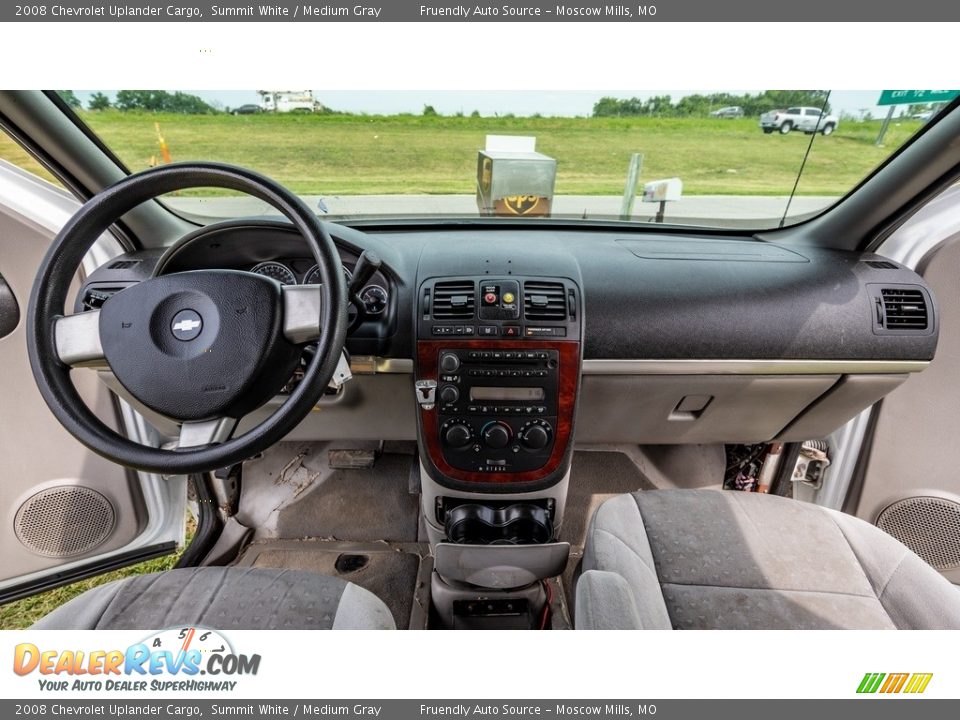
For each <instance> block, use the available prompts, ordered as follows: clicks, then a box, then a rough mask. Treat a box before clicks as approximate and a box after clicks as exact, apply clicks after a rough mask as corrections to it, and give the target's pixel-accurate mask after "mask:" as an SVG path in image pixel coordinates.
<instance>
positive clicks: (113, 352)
mask: <svg viewBox="0 0 960 720" xmlns="http://www.w3.org/2000/svg"><path fill="white" fill-rule="evenodd" d="M100 342H101V344H102V346H103V351H104V355H105V357H106V359H107V363H108V364H109V365H110V369H111V370H112V371H113V373H114V375H115V376H116V377H117V380H119V381H120V383H121V384H122V385H123V386H124V387H125V388H126V389H127V390H128V391H129V392H130V393H131V394H132V395H133V396H134V397H135V398H137V399H138V400H139V401H140V402H142V403H143V404H144V405H146V406H147V407H149V408H151V409H152V410H155V411H156V412H159V413H161V414H163V415H166V416H167V417H171V418H174V419H176V420H191V421H193V420H207V419H212V418H216V417H233V418H239V417H241V416H242V415H244V414H246V413H248V412H250V411H251V410H253V409H255V408H257V407H259V406H260V405H262V404H263V403H265V402H266V401H267V400H269V399H270V398H271V397H273V396H275V395H276V394H277V393H278V392H279V391H280V389H281V388H282V387H283V385H284V384H285V383H286V382H287V381H288V380H289V379H290V376H291V375H292V374H293V371H294V369H295V368H296V365H297V362H298V361H299V359H300V354H301V348H300V347H299V346H297V345H294V344H292V343H290V342H289V341H288V340H287V339H286V338H285V337H284V335H283V301H282V289H281V286H280V283H278V282H277V281H276V280H272V279H271V278H267V277H264V276H262V275H254V274H252V273H246V272H239V271H234V270H198V271H191V272H183V273H175V274H172V275H164V276H161V277H157V278H151V279H150V280H145V281H143V282H141V283H138V284H137V285H133V286H131V287H129V288H126V289H125V290H122V291H121V292H119V293H117V294H116V295H114V296H113V297H111V298H110V299H109V300H107V301H106V302H105V303H104V304H103V307H102V308H101V311H100Z"/></svg>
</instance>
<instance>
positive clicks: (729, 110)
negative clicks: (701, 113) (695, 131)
mask: <svg viewBox="0 0 960 720" xmlns="http://www.w3.org/2000/svg"><path fill="white" fill-rule="evenodd" d="M710 117H715V118H742V117H743V108H742V107H740V106H739V105H731V106H729V107H722V108H720V109H719V110H714V111H713V112H712V113H710Z"/></svg>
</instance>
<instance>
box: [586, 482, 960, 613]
mask: <svg viewBox="0 0 960 720" xmlns="http://www.w3.org/2000/svg"><path fill="white" fill-rule="evenodd" d="M575 609H576V627H577V628H578V629H593V630H603V629H660V630H669V629H671V628H673V629H677V630H682V629H692V630H716V629H724V630H761V629H764V630H793V629H797V630H800V629H860V630H866V629H873V630H876V629H894V628H899V629H916V630H920V629H923V630H938V629H960V588H958V587H956V586H954V585H952V584H951V583H950V582H949V581H948V580H947V579H946V578H945V577H943V575H941V574H940V573H938V572H937V571H936V570H934V569H933V568H932V567H930V566H929V565H927V564H926V563H925V562H924V561H923V560H921V559H920V558H919V557H918V556H917V555H915V554H914V553H912V552H911V551H910V550H908V549H907V548H906V546H904V545H902V544H901V543H900V542H899V541H897V540H895V539H894V538H892V537H891V536H889V535H887V534H886V533H885V532H883V531H882V530H880V529H878V528H877V527H875V526H873V525H870V524H869V523H867V522H864V521H863V520H860V519H858V518H855V517H852V516H850V515H845V514H843V513H840V512H836V511H834V510H828V509H826V508H823V507H820V506H817V505H812V504H810V503H805V502H800V501H797V500H790V499H787V498H783V497H777V496H773V495H762V494H758V493H745V492H736V491H729V490H725V491H718V490H643V491H640V492H635V493H632V494H629V495H619V496H616V497H614V498H612V499H610V500H607V501H606V502H605V503H604V504H603V505H601V506H600V507H599V508H598V509H597V512H596V513H595V515H594V517H593V520H592V521H591V524H590V528H589V530H588V532H587V542H586V546H585V547H584V553H583V565H582V574H581V576H580V578H579V580H578V582H577V586H576V608H575Z"/></svg>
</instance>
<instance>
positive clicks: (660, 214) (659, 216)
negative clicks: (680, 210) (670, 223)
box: [654, 200, 667, 223]
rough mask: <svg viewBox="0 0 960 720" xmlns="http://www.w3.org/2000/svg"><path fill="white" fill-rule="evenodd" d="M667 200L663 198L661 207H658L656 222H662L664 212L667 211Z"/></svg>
mask: <svg viewBox="0 0 960 720" xmlns="http://www.w3.org/2000/svg"><path fill="white" fill-rule="evenodd" d="M666 209H667V201H666V200H661V201H660V207H659V208H657V216H656V217H655V218H654V222H658V223H662V222H663V213H664V212H666Z"/></svg>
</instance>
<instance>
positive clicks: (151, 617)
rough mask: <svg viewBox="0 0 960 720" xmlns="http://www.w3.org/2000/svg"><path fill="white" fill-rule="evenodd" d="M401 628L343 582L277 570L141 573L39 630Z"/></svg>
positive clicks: (81, 600) (72, 605) (68, 607)
mask: <svg viewBox="0 0 960 720" xmlns="http://www.w3.org/2000/svg"><path fill="white" fill-rule="evenodd" d="M189 625H199V626H202V627H208V628H213V629H216V630H395V629H396V624H395V623H394V620H393V615H392V614H391V612H390V609H389V608H388V607H387V606H386V605H385V604H384V602H383V601H382V600H380V598H378V597H377V596H376V595H374V594H373V593H371V592H370V591H368V590H364V589H363V588H361V587H359V586H357V585H354V584H353V583H350V582H346V581H345V580H341V579H340V578H335V577H330V576H327V575H319V574H317V573H310V572H300V571H294V570H281V569H274V568H239V567H198V568H181V569H176V570H168V571H166V572H160V573H154V574H151V575H138V576H136V577H129V578H125V579H123V580H118V581H116V582H112V583H108V584H106V585H101V586H100V587H96V588H93V589H92V590H88V591H87V592H85V593H83V594H82V595H80V596H79V597H76V598H74V599H73V600H71V601H70V602H68V603H65V604H64V605H61V606H60V607H59V608H57V609H56V610H54V611H53V612H51V613H50V614H48V615H47V616H45V617H43V618H41V619H40V621H39V622H37V623H35V624H34V625H33V627H32V629H34V630H159V629H163V628H167V627H173V626H176V627H179V626H189Z"/></svg>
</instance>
